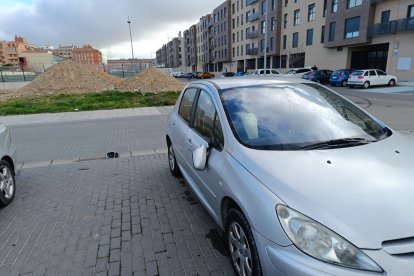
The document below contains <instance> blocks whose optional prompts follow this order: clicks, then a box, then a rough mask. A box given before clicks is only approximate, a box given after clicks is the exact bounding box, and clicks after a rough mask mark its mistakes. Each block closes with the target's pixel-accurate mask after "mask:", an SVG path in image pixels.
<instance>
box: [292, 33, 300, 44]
mask: <svg viewBox="0 0 414 276" xmlns="http://www.w3.org/2000/svg"><path fill="white" fill-rule="evenodd" d="M298 45H299V33H298V32H295V33H293V37H292V48H297V47H298Z"/></svg>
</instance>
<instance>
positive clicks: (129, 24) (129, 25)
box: [127, 16, 135, 75]
mask: <svg viewBox="0 0 414 276" xmlns="http://www.w3.org/2000/svg"><path fill="white" fill-rule="evenodd" d="M127 23H128V27H129V38H130V39H131V52H132V64H133V65H134V75H135V63H134V59H135V58H134V46H133V44H132V32H131V20H129V16H128V21H127Z"/></svg>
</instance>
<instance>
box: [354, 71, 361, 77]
mask: <svg viewBox="0 0 414 276" xmlns="http://www.w3.org/2000/svg"><path fill="white" fill-rule="evenodd" d="M363 74H364V71H355V72H353V73H352V76H362V75H363Z"/></svg>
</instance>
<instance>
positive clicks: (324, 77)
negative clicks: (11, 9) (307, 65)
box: [302, 70, 333, 83]
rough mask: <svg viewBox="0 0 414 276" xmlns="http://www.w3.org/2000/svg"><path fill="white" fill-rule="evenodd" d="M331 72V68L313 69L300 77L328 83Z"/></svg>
mask: <svg viewBox="0 0 414 276" xmlns="http://www.w3.org/2000/svg"><path fill="white" fill-rule="evenodd" d="M332 73H333V71H332V70H314V71H310V72H307V73H305V74H304V75H303V76H302V79H305V80H310V81H314V82H316V83H329V79H330V77H331V75H332Z"/></svg>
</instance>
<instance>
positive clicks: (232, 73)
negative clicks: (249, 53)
mask: <svg viewBox="0 0 414 276" xmlns="http://www.w3.org/2000/svg"><path fill="white" fill-rule="evenodd" d="M235 75H236V73H234V72H224V73H223V74H221V76H222V77H226V78H227V77H234V76H235Z"/></svg>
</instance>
